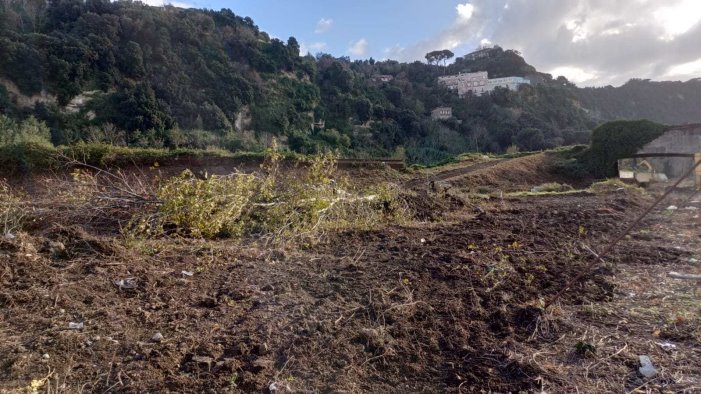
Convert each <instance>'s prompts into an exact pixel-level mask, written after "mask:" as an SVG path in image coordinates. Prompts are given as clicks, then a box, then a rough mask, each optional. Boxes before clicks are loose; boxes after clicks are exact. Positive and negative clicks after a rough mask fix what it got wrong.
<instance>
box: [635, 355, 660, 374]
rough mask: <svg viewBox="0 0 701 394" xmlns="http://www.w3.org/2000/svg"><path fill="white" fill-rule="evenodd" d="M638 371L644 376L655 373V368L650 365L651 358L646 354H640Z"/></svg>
mask: <svg viewBox="0 0 701 394" xmlns="http://www.w3.org/2000/svg"><path fill="white" fill-rule="evenodd" d="M638 371H640V373H641V374H642V375H643V376H645V377H646V378H651V377H653V376H655V375H657V369H655V367H654V366H653V365H652V360H650V357H648V356H640V368H638Z"/></svg>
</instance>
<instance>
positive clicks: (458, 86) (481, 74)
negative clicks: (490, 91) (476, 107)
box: [438, 71, 489, 97]
mask: <svg viewBox="0 0 701 394" xmlns="http://www.w3.org/2000/svg"><path fill="white" fill-rule="evenodd" d="M488 79H489V77H488V75H487V72H486V71H478V72H476V73H460V74H457V75H446V76H444V77H438V82H440V83H442V84H443V85H445V86H446V87H447V88H448V89H450V90H455V91H457V92H458V96H460V97H463V96H464V95H466V94H467V93H468V92H473V93H474V94H476V95H481V94H483V93H484V92H486V91H487V80H488Z"/></svg>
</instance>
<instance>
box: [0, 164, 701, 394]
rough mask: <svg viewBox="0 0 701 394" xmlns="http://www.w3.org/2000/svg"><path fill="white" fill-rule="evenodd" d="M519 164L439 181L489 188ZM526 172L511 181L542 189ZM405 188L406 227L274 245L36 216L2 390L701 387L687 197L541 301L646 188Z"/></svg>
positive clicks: (698, 252) (8, 336) (10, 260)
mask: <svg viewBox="0 0 701 394" xmlns="http://www.w3.org/2000/svg"><path fill="white" fill-rule="evenodd" d="M522 159H523V158H522ZM522 159H515V160H513V161H511V160H510V161H506V162H503V163H499V164H498V165H495V166H493V167H491V168H478V171H479V174H478V175H479V176H478V177H477V176H476V173H475V172H474V171H473V170H474V168H473V170H467V171H464V172H461V173H457V174H456V173H452V174H451V175H450V180H451V182H456V183H460V182H466V183H465V184H468V183H469V184H472V183H473V182H478V181H477V179H483V180H485V179H486V180H488V179H492V180H493V181H491V182H492V183H493V184H494V185H501V184H502V183H501V182H508V181H503V180H501V174H503V172H501V171H505V168H508V167H506V166H511V168H522V164H523V163H521V162H522V161H524V160H522ZM517 160H518V162H517ZM530 160H539V159H537V158H531V159H530ZM538 168H541V167H539V166H537V165H534V166H533V167H531V168H530V170H529V174H531V175H532V176H533V178H529V180H526V179H524V177H521V178H520V179H519V180H518V182H516V181H514V184H516V183H517V185H514V186H513V188H514V189H519V190H523V189H524V188H525V186H527V185H526V183H529V182H530V181H538V182H540V180H542V179H546V178H547V179H550V178H548V177H550V175H542V176H541V178H538V176H539V175H538ZM354 171H355V170H354ZM358 171H360V170H358ZM362 171H366V172H365V173H363V176H362V177H363V178H364V179H365V180H364V182H367V179H368V178H372V177H377V179H384V180H393V181H395V182H398V183H400V182H405V181H406V177H408V175H405V174H398V173H395V172H391V171H390V172H383V171H384V170H377V171H371V170H362ZM349 174H351V175H352V174H353V173H352V172H349ZM356 174H357V173H356ZM461 176H464V177H466V178H469V179H467V180H466V179H463V178H461ZM476 184H477V183H475V185H476ZM410 185H411V186H414V187H415V188H416V191H415V193H416V194H415V196H414V197H413V198H412V199H411V201H410V205H411V206H412V207H413V208H414V210H415V211H416V219H415V220H414V221H413V222H412V223H411V224H408V225H402V226H398V225H395V226H389V227H386V228H384V229H381V230H374V231H361V230H353V231H346V232H342V233H329V234H323V235H322V236H321V237H320V238H318V239H316V240H314V242H304V243H301V242H289V243H287V244H284V245H279V246H275V247H272V246H269V245H266V244H265V243H264V241H263V240H257V239H247V240H242V241H231V240H219V241H199V240H191V239H167V240H153V241H132V242H126V241H125V240H124V239H122V238H121V237H120V236H119V235H118V233H117V231H116V230H117V229H116V228H112V229H111V230H112V231H111V232H110V231H105V229H101V230H102V231H97V230H95V227H94V226H90V225H87V224H86V223H80V222H70V221H69V222H65V221H60V220H58V219H56V217H57V216H55V215H47V218H50V219H44V220H43V221H42V220H39V221H38V222H37V223H36V224H35V226H33V228H31V229H30V230H29V231H28V232H27V233H20V234H18V235H17V237H16V238H15V239H12V240H9V239H2V240H0V306H1V307H2V312H0V392H25V391H29V392H31V386H32V382H33V381H34V382H35V386H38V387H37V391H38V392H50V393H55V392H71V393H72V392H91V393H92V392H100V393H104V392H120V393H143V392H186V393H201V392H211V393H224V392H276V393H283V392H358V393H360V392H377V393H384V392H402V393H405V392H446V393H468V392H499V393H502V392H540V391H545V392H548V393H567V392H572V393H574V392H615V393H620V392H661V393H662V392H664V393H667V392H688V393H692V392H699V391H701V329H700V328H699V326H700V324H699V323H700V322H701V306H700V302H699V294H700V293H701V292H698V293H694V287H695V285H696V284H695V283H693V282H684V281H679V280H674V279H670V278H668V277H667V275H666V273H667V272H668V271H671V270H676V271H683V272H687V273H699V265H698V264H699V263H693V260H691V261H692V263H693V264H691V263H689V261H690V260H689V259H690V258H693V257H695V256H696V257H698V256H701V247H700V246H698V239H699V237H700V236H701V230H699V226H698V224H699V221H700V220H701V219H699V214H698V213H697V212H698V211H697V210H693V209H683V208H687V207H695V206H698V205H699V204H696V203H693V202H687V203H685V204H684V206H680V209H678V210H674V211H670V210H657V211H655V212H654V213H653V215H652V216H650V217H649V218H647V219H646V220H645V221H644V223H643V224H642V225H641V227H640V228H638V229H636V230H635V231H634V232H633V234H632V235H631V236H630V237H628V238H626V239H625V240H624V241H622V242H621V244H620V245H619V246H618V247H616V248H615V249H614V252H613V253H612V254H611V255H610V256H608V257H606V258H605V260H606V263H600V264H597V266H596V268H595V270H594V271H593V272H592V273H591V274H590V275H587V276H586V277H585V279H584V280H583V281H582V282H580V283H577V284H575V286H574V287H573V289H572V290H571V291H569V292H567V293H566V294H565V296H564V297H563V298H562V299H560V300H559V301H558V302H556V303H555V304H554V305H553V306H552V307H551V308H548V309H546V310H543V308H542V306H543V304H544V302H545V301H547V300H549V299H550V297H551V296H552V295H553V294H555V293H556V292H557V291H559V290H560V289H561V288H562V286H564V284H565V283H566V282H567V280H568V278H572V277H573V276H575V275H576V274H577V273H578V272H579V270H581V269H582V267H583V266H584V265H585V264H587V263H588V262H589V261H590V259H591V258H592V256H591V254H590V253H589V252H588V251H586V249H585V247H584V246H590V247H592V248H593V249H595V250H601V249H602V248H603V246H604V244H605V243H606V242H607V241H608V240H610V239H611V238H613V237H614V236H615V235H617V234H619V233H620V232H621V231H623V229H624V228H625V227H626V226H627V224H628V223H630V222H632V220H634V219H635V216H636V215H637V214H639V213H640V212H641V211H642V210H643V209H644V208H645V206H646V205H647V204H650V203H651V197H650V196H649V195H642V194H640V193H638V192H636V191H629V190H627V189H626V190H621V191H617V192H612V193H609V194H598V195H562V196H547V197H512V198H505V199H496V200H489V201H486V202H482V203H481V204H480V206H479V207H476V206H472V205H470V204H469V203H466V202H464V201H462V202H456V201H453V200H451V199H450V198H448V197H446V196H444V195H439V194H434V193H431V192H430V191H427V190H426V189H425V188H424V184H423V182H415V183H413V184H410ZM504 185H506V183H504ZM531 186H532V184H531ZM685 193H686V194H685ZM42 196H43V197H41V198H45V196H46V194H44V195H42ZM687 197H688V192H679V193H678V194H677V195H676V196H675V197H674V199H673V200H670V201H669V202H667V203H665V204H664V206H665V207H666V206H667V205H669V204H671V203H675V202H676V203H680V204H681V202H683V201H684V200H686V198H687ZM37 198H39V197H37ZM662 208H664V207H662ZM57 209H58V208H57ZM69 217H70V216H69ZM71 323H82V328H77V329H75V328H71ZM157 333H160V334H161V336H162V338H159V337H158V336H155V335H156V334H157ZM580 342H581V343H582V344H588V345H591V346H592V348H591V349H593V350H592V351H589V352H578V351H577V344H578V343H580ZM580 347H581V346H580ZM640 355H648V356H650V358H651V359H652V361H653V363H654V365H655V367H656V368H657V370H658V374H657V375H656V376H655V377H653V378H651V379H648V378H644V377H642V376H641V375H640V373H639V372H638V366H639V365H638V356H640Z"/></svg>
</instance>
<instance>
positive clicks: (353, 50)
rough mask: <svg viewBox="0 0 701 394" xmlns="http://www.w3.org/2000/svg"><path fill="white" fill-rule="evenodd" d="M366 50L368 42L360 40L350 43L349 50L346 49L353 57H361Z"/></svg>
mask: <svg viewBox="0 0 701 394" xmlns="http://www.w3.org/2000/svg"><path fill="white" fill-rule="evenodd" d="M367 50H368V40H366V39H364V38H361V39H360V40H358V41H356V42H353V43H351V46H350V48H348V53H350V54H351V55H354V56H363V55H365V52H367Z"/></svg>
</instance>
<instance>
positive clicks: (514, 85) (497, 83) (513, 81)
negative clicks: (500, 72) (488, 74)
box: [487, 77, 531, 92]
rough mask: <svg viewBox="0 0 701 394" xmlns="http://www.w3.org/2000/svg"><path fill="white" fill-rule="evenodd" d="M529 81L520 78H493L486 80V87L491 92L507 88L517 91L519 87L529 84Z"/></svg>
mask: <svg viewBox="0 0 701 394" xmlns="http://www.w3.org/2000/svg"><path fill="white" fill-rule="evenodd" d="M530 83H531V81H529V80H527V79H526V78H522V77H504V78H493V79H488V80H487V86H488V87H489V91H490V92H491V91H492V90H494V88H496V87H502V88H507V89H511V90H518V87H519V85H524V84H530Z"/></svg>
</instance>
